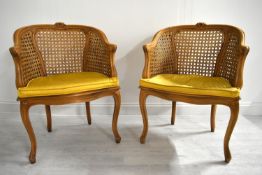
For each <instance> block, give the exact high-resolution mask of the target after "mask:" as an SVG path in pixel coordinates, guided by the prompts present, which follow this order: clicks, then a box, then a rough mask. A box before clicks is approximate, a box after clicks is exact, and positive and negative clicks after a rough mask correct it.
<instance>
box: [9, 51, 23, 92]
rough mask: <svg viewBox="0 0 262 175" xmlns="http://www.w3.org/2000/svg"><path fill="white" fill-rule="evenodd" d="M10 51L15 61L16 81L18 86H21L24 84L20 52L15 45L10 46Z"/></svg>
mask: <svg viewBox="0 0 262 175" xmlns="http://www.w3.org/2000/svg"><path fill="white" fill-rule="evenodd" d="M9 51H10V53H11V55H12V57H13V60H14V63H15V82H16V87H17V88H19V87H22V86H23V83H22V74H21V68H20V64H19V54H18V52H17V51H16V49H15V48H14V47H10V48H9Z"/></svg>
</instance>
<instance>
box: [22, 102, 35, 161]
mask: <svg viewBox="0 0 262 175" xmlns="http://www.w3.org/2000/svg"><path fill="white" fill-rule="evenodd" d="M29 108H30V106H29V105H28V104H27V103H26V102H20V113H21V118H22V121H23V124H24V126H25V129H26V131H27V133H28V136H29V139H30V142H31V151H30V154H29V161H30V162H31V163H35V161H36V158H35V157H36V138H35V134H34V130H33V128H32V125H31V122H30V119H29Z"/></svg>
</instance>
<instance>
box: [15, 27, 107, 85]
mask: <svg viewBox="0 0 262 175" xmlns="http://www.w3.org/2000/svg"><path fill="white" fill-rule="evenodd" d="M107 42H108V41H107V38H106V36H105V35H104V33H103V32H101V31H100V30H98V29H95V28H93V27H88V26H80V25H65V24H63V23H56V24H55V25H32V26H27V27H23V28H20V29H18V30H17V31H16V32H15V34H14V43H15V46H14V48H15V50H16V52H17V54H18V58H17V62H18V66H19V69H20V70H19V71H20V74H21V77H22V78H21V80H20V81H21V82H20V84H21V85H26V84H27V83H28V82H29V81H30V80H31V79H33V78H36V77H40V76H48V75H54V74H63V73H73V72H82V71H90V72H91V71H92V72H99V73H103V74H105V75H107V76H109V77H110V76H112V75H111V67H110V58H109V57H110V54H109V52H110V48H109V47H108V45H107Z"/></svg>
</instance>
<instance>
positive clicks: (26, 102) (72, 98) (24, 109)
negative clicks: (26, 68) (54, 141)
mask: <svg viewBox="0 0 262 175" xmlns="http://www.w3.org/2000/svg"><path fill="white" fill-rule="evenodd" d="M41 27H44V28H48V27H50V28H51V29H59V30H60V29H63V30H67V29H71V28H73V29H78V28H87V27H88V28H90V29H91V30H95V31H96V32H98V33H99V35H100V36H101V38H102V39H103V40H104V42H105V44H106V46H107V47H108V48H109V51H110V53H109V54H110V60H109V62H110V71H111V77H116V76H117V72H116V69H115V65H114V55H115V51H116V45H114V44H111V43H109V42H108V40H107V38H106V36H105V34H104V33H103V32H102V31H100V30H98V29H95V28H92V27H89V26H81V25H65V24H63V23H56V24H55V25H33V26H28V27H27V28H32V30H34V28H41ZM23 29H24V28H20V29H18V30H17V31H16V32H15V34H14V36H15V38H16V37H17V36H18V35H19V34H20V31H21V30H23ZM17 38H18V37H17ZM14 42H15V46H14V47H11V48H10V49H9V50H10V53H11V55H12V56H13V60H14V62H15V68H16V86H17V88H19V87H24V86H25V84H23V83H22V82H23V81H22V73H21V70H20V69H21V67H20V66H21V65H20V61H19V60H20V55H19V45H18V44H17V43H18V42H17V40H16V39H14ZM105 96H113V98H114V104H115V105H114V113H113V119H112V131H113V135H114V137H115V142H116V143H120V141H121V137H120V134H119V132H118V129H117V121H118V115H119V111H120V105H121V95H120V87H119V86H117V87H112V88H104V89H99V90H92V91H86V92H80V93H74V94H66V95H53V96H40V97H26V98H17V100H18V101H20V113H21V118H22V122H23V124H24V126H25V129H26V131H27V133H28V136H29V139H30V143H31V151H30V154H29V161H30V162H31V163H35V162H36V151H37V141H36V136H35V133H34V130H33V127H32V124H31V121H30V117H29V110H30V108H31V107H32V106H34V105H45V111H46V117H47V131H48V132H51V131H52V118H51V107H50V106H51V105H64V104H69V103H79V102H85V106H86V115H87V122H88V124H89V125H91V111H90V101H92V100H96V99H98V98H101V97H105Z"/></svg>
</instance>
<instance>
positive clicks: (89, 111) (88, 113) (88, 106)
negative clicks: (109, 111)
mask: <svg viewBox="0 0 262 175" xmlns="http://www.w3.org/2000/svg"><path fill="white" fill-rule="evenodd" d="M86 117H87V122H88V124H89V125H91V110H90V102H86Z"/></svg>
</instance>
